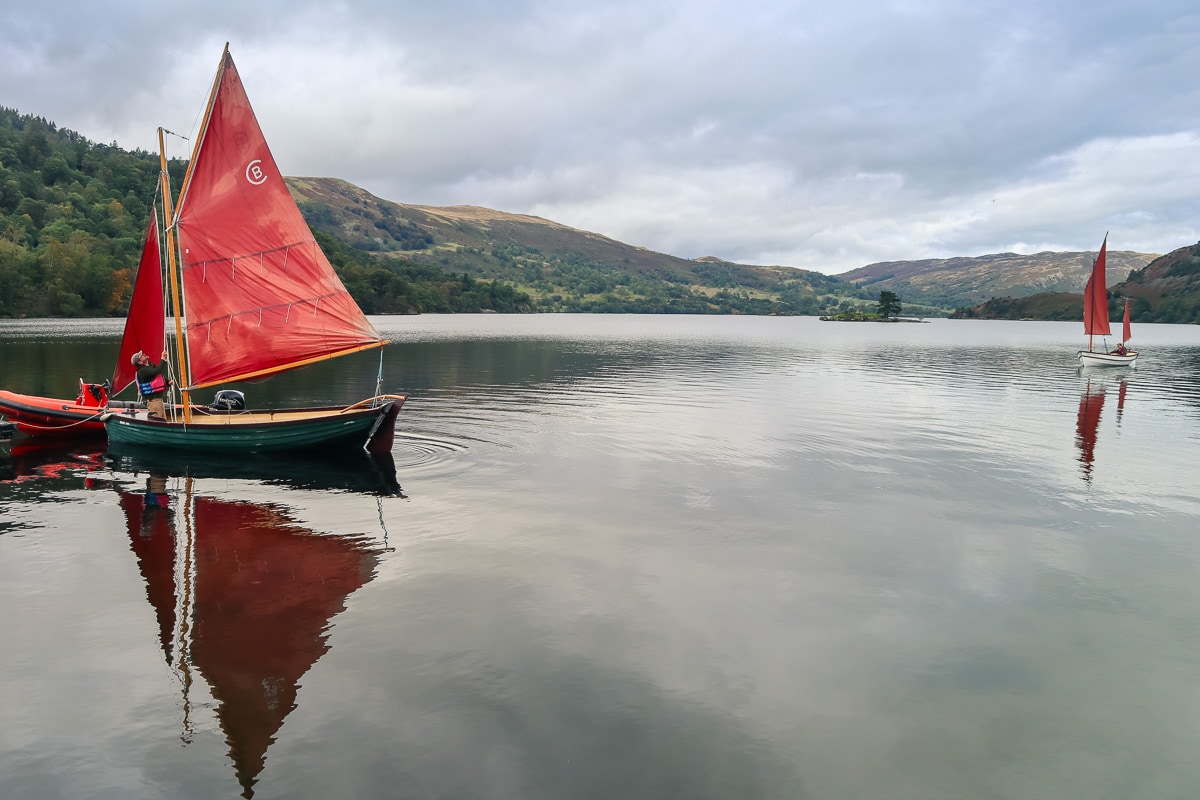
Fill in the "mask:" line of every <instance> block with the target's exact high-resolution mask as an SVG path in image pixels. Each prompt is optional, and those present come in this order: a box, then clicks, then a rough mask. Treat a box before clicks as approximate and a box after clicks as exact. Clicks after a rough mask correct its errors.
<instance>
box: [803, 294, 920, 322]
mask: <svg viewBox="0 0 1200 800" xmlns="http://www.w3.org/2000/svg"><path fill="white" fill-rule="evenodd" d="M899 314H900V298H899V297H897V296H896V293H895V292H889V291H887V290H886V289H885V290H884V291H882V292H880V293H879V313H877V314H872V313H870V312H868V311H857V310H851V311H843V312H841V313H840V314H834V315H833V316H823V317H820V320H821V321H822V322H925V320H923V319H911V318H908V319H906V318H903V317H900V316H899Z"/></svg>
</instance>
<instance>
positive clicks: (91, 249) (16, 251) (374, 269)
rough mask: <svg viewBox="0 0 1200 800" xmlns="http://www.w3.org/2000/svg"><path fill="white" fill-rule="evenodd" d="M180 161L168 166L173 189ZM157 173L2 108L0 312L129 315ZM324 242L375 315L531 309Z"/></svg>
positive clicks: (509, 291) (524, 300)
mask: <svg viewBox="0 0 1200 800" xmlns="http://www.w3.org/2000/svg"><path fill="white" fill-rule="evenodd" d="M184 167H185V163H184V162H179V161H173V162H172V163H171V164H169V165H168V172H169V173H170V174H171V181H172V185H175V186H178V185H179V184H180V182H181V181H182V178H183V172H184ZM158 179H159V158H158V156H157V155H156V154H150V153H147V152H144V151H134V152H128V151H125V150H122V149H121V148H120V147H117V146H116V145H103V144H96V143H95V142H91V141H89V140H88V139H86V138H84V137H83V136H80V135H79V134H78V133H75V132H74V131H69V130H65V129H60V128H58V127H57V126H55V125H54V124H53V123H51V122H49V121H47V120H45V119H42V118H39V117H32V116H28V115H22V114H19V113H17V112H16V111H14V110H12V109H8V108H0V317H44V316H56V317H59V316H61V317H90V316H121V315H124V313H125V310H126V309H127V308H128V306H129V298H130V294H131V292H132V285H133V274H134V271H135V270H136V268H137V263H138V258H139V256H140V254H141V246H142V241H143V238H144V236H145V231H146V225H147V222H148V220H149V214H150V207H151V204H152V203H153V202H155V197H156V194H155V191H156V188H157V185H158ZM317 238H318V240H319V241H320V243H321V245H322V247H323V248H324V250H325V252H326V254H327V255H328V256H329V257H330V261H331V262H332V263H333V264H334V268H335V269H336V270H337V271H338V273H339V275H341V277H342V281H343V282H344V283H345V284H346V288H347V289H348V290H349V291H350V293H351V294H352V295H353V296H354V298H355V299H356V300H357V301H358V303H359V305H361V306H362V308H363V310H364V311H366V312H367V313H368V314H370V313H417V312H421V311H437V312H455V311H482V310H492V311H531V310H533V305H532V302H531V300H530V299H529V297H528V296H525V295H522V294H520V293H519V292H517V291H516V290H515V289H514V288H513V287H512V286H510V285H508V284H505V283H503V282H501V281H481V280H477V279H475V278H472V277H470V276H467V275H459V274H452V273H450V272H447V271H446V270H444V269H441V268H439V267H437V266H433V265H418V264H413V263H410V262H406V261H398V262H389V263H385V264H381V263H380V262H379V261H378V260H377V259H376V258H374V257H373V256H371V255H369V254H366V253H364V252H362V251H360V250H355V249H353V248H351V247H349V246H348V245H346V244H345V243H344V242H341V241H338V240H336V239H334V238H332V237H328V236H323V235H321V234H318V235H317Z"/></svg>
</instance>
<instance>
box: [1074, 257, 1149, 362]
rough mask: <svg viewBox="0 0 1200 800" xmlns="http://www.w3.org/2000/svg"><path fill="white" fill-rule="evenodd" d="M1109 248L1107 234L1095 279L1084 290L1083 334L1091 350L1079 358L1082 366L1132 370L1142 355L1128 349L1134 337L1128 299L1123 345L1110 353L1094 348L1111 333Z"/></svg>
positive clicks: (1093, 273) (1090, 279)
mask: <svg viewBox="0 0 1200 800" xmlns="http://www.w3.org/2000/svg"><path fill="white" fill-rule="evenodd" d="M1107 248H1108V236H1107V235H1106V236H1105V237H1104V242H1103V243H1102V244H1101V245H1100V253H1099V254H1098V255H1097V256H1096V260H1095V261H1094V262H1093V263H1092V276H1091V277H1090V278H1088V282H1087V287H1086V288H1085V289H1084V290H1083V332H1084V333H1086V334H1087V335H1088V349H1087V350H1080V351H1079V353H1078V357H1079V363H1080V365H1082V366H1085V367H1129V366H1133V364H1134V363H1135V362H1136V361H1137V359H1138V352H1137V351H1136V350H1130V349H1128V348H1127V347H1126V346H1125V343H1126V342H1128V341H1129V340H1130V339H1131V338H1132V334H1131V333H1130V330H1129V299H1128V298H1126V299H1125V325H1124V330H1123V331H1122V335H1121V344H1119V345H1118V346H1117V348H1116V349H1115V350H1112V351H1111V352H1109V351H1107V348H1105V349H1104V350H1095V349H1094V348H1093V342H1092V339H1093V337H1095V336H1108V335H1109V334H1110V333H1111V331H1110V329H1109V323H1108V286H1107V282H1106V279H1105V275H1104V269H1105V260H1106V259H1105V255H1106V251H1107Z"/></svg>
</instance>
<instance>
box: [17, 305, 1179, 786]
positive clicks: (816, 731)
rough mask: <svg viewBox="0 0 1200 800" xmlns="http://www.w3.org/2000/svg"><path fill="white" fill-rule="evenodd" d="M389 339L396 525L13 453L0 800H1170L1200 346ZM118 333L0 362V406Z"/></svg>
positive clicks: (534, 322)
mask: <svg viewBox="0 0 1200 800" xmlns="http://www.w3.org/2000/svg"><path fill="white" fill-rule="evenodd" d="M375 322H376V324H377V325H378V326H379V327H380V328H381V330H383V331H384V333H385V335H387V336H388V337H389V338H391V339H392V340H393V345H392V346H390V347H389V348H387V349H386V351H385V356H384V362H383V375H384V382H383V388H384V389H385V390H387V391H390V390H395V389H405V390H407V391H409V392H410V393H411V399H410V400H409V402H408V404H407V405H406V407H405V409H404V410H403V411H402V412H401V415H400V418H399V423H398V436H397V439H396V443H395V447H394V449H393V453H392V461H393V462H394V465H395V476H394V479H395V480H396V481H398V483H399V484H400V486H402V487H403V489H402V494H403V496H399V495H397V494H394V493H393V494H389V493H388V489H389V487H391V486H392V484H391V483H390V482H389V480H390V476H389V475H388V467H389V466H390V465H389V464H387V463H383V464H380V463H375V462H369V461H367V460H365V459H328V458H309V459H303V458H286V459H257V460H255V459H250V460H243V461H240V462H237V463H229V462H224V463H222V462H220V461H217V462H212V461H209V462H201V461H197V460H194V459H189V458H185V457H173V458H170V459H167V460H166V462H165V463H164V462H161V461H159V462H153V463H152V462H148V461H146V459H145V458H144V455H142V456H136V455H135V456H130V455H128V454H119V453H116V454H109V453H106V446H105V443H104V441H103V439H101V440H100V441H95V440H92V441H87V440H84V441H76V442H73V443H70V444H69V445H66V446H49V447H46V446H42V445H41V444H40V443H38V442H37V441H36V440H25V441H18V442H17V443H15V444H14V445H11V446H9V447H3V448H0V641H2V642H3V649H2V650H0V697H2V698H3V700H2V708H3V714H2V715H0V764H2V765H3V767H2V768H0V797H5V798H8V797H12V798H26V797H29V798H58V797H62V798H76V797H105V798H160V797H161V798H221V797H230V798H233V797H238V796H245V797H250V796H253V797H256V798H321V799H322V800H325V799H326V798H332V797H338V798H341V797H353V798H378V797H403V798H447V797H454V798H513V799H514V800H517V799H520V800H525V799H537V798H546V799H547V800H557V799H559V798H598V799H599V798H603V799H604V800H611V799H612V798H680V799H681V800H684V799H686V800H697V799H703V798H722V799H725V798H801V799H803V798H814V799H816V798H838V799H840V798H847V799H851V798H853V799H855V800H861V799H863V798H887V800H898V799H910V798H911V800H928V799H929V798H1021V799H1022V800H1027V799H1029V798H1079V797H1088V798H1121V800H1127V798H1131V797H1155V798H1185V797H1186V798H1191V797H1194V796H1195V793H1196V787H1197V786H1200V759H1197V758H1196V754H1197V752H1200V727H1198V726H1197V723H1196V720H1197V719H1200V692H1198V691H1197V688H1196V687H1197V678H1196V676H1197V674H1200V637H1197V635H1196V632H1197V631H1198V630H1200V552H1198V551H1200V547H1198V544H1197V543H1198V541H1200V539H1198V536H1200V534H1198V532H1197V531H1198V530H1200V525H1198V524H1197V523H1198V519H1200V480H1198V478H1200V475H1198V472H1197V470H1196V468H1195V463H1196V461H1197V457H1198V456H1200V328H1198V327H1191V326H1168V325H1142V326H1135V335H1136V338H1135V340H1134V341H1135V344H1136V345H1137V346H1138V347H1139V349H1141V350H1142V353H1143V357H1142V363H1141V365H1140V367H1139V368H1138V369H1137V370H1116V371H1107V372H1105V371H1098V372H1083V373H1081V372H1079V371H1078V370H1077V369H1076V365H1075V361H1074V352H1075V350H1076V349H1078V348H1079V347H1080V346H1081V344H1083V343H1085V342H1084V338H1085V337H1083V335H1082V334H1081V332H1080V330H1079V329H1080V327H1081V326H1080V325H1079V324H1078V323H1061V324H1060V323H1012V322H976V321H962V322H959V321H949V320H936V321H933V322H931V323H929V324H912V325H870V324H849V323H841V324H839V323H821V322H819V321H817V320H815V319H812V318H779V319H772V318H742V317H641V316H586V315H584V316H572V315H564V316H523V317H509V316H497V315H480V316H452V317H437V316H425V317H413V318H377V319H375ZM119 335H120V323H119V322H111V321H102V322H98V323H97V322H95V321H88V322H85V323H79V322H64V321H50V322H47V321H36V322H0V387H2V388H7V389H11V390H15V391H22V392H27V393H31V394H50V395H54V396H74V394H75V390H76V387H77V380H78V378H81V377H82V378H84V379H87V380H89V381H95V380H100V379H102V378H104V377H105V376H107V375H108V374H110V373H111V370H112V365H111V360H112V358H113V357H114V354H115V350H116V345H117V340H118V338H119ZM378 367H379V361H378V355H373V354H360V355H359V356H354V357H350V358H346V359H342V360H341V361H340V362H335V363H332V364H325V365H321V366H319V367H317V368H315V369H312V370H309V371H305V372H301V373H296V374H289V375H284V376H279V377H276V378H274V379H272V380H270V381H267V382H264V383H260V384H255V385H249V386H243V387H240V388H242V389H243V390H244V391H245V392H246V393H247V396H248V398H249V400H250V401H251V403H252V404H292V403H295V402H298V401H299V402H305V403H307V402H320V403H326V402H351V401H355V400H358V399H360V398H361V397H363V396H365V395H366V394H369V393H370V392H372V391H373V389H374V387H375V378H376V372H377V369H378ZM201 399H202V400H203V399H205V398H201Z"/></svg>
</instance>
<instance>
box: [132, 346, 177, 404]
mask: <svg viewBox="0 0 1200 800" xmlns="http://www.w3.org/2000/svg"><path fill="white" fill-rule="evenodd" d="M129 360H130V362H131V363H132V364H133V365H134V366H135V367H137V386H138V392H139V393H140V394H141V395H142V397H144V398H146V408H147V409H149V411H150V417H151V419H153V418H155V417H157V418H158V419H166V418H167V414H166V409H165V408H164V406H163V394H164V393H165V392H166V391H167V370H168V365H167V351H166V350H163V352H162V360H161V361H159V362H158V363H157V364H155V363H154V362H153V361H151V360H150V357H149V356H148V355H146V354H145V353H143V352H142V351H141V350H139V351H137V352H136V353H134V354H133V356H132V358H130V359H129Z"/></svg>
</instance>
